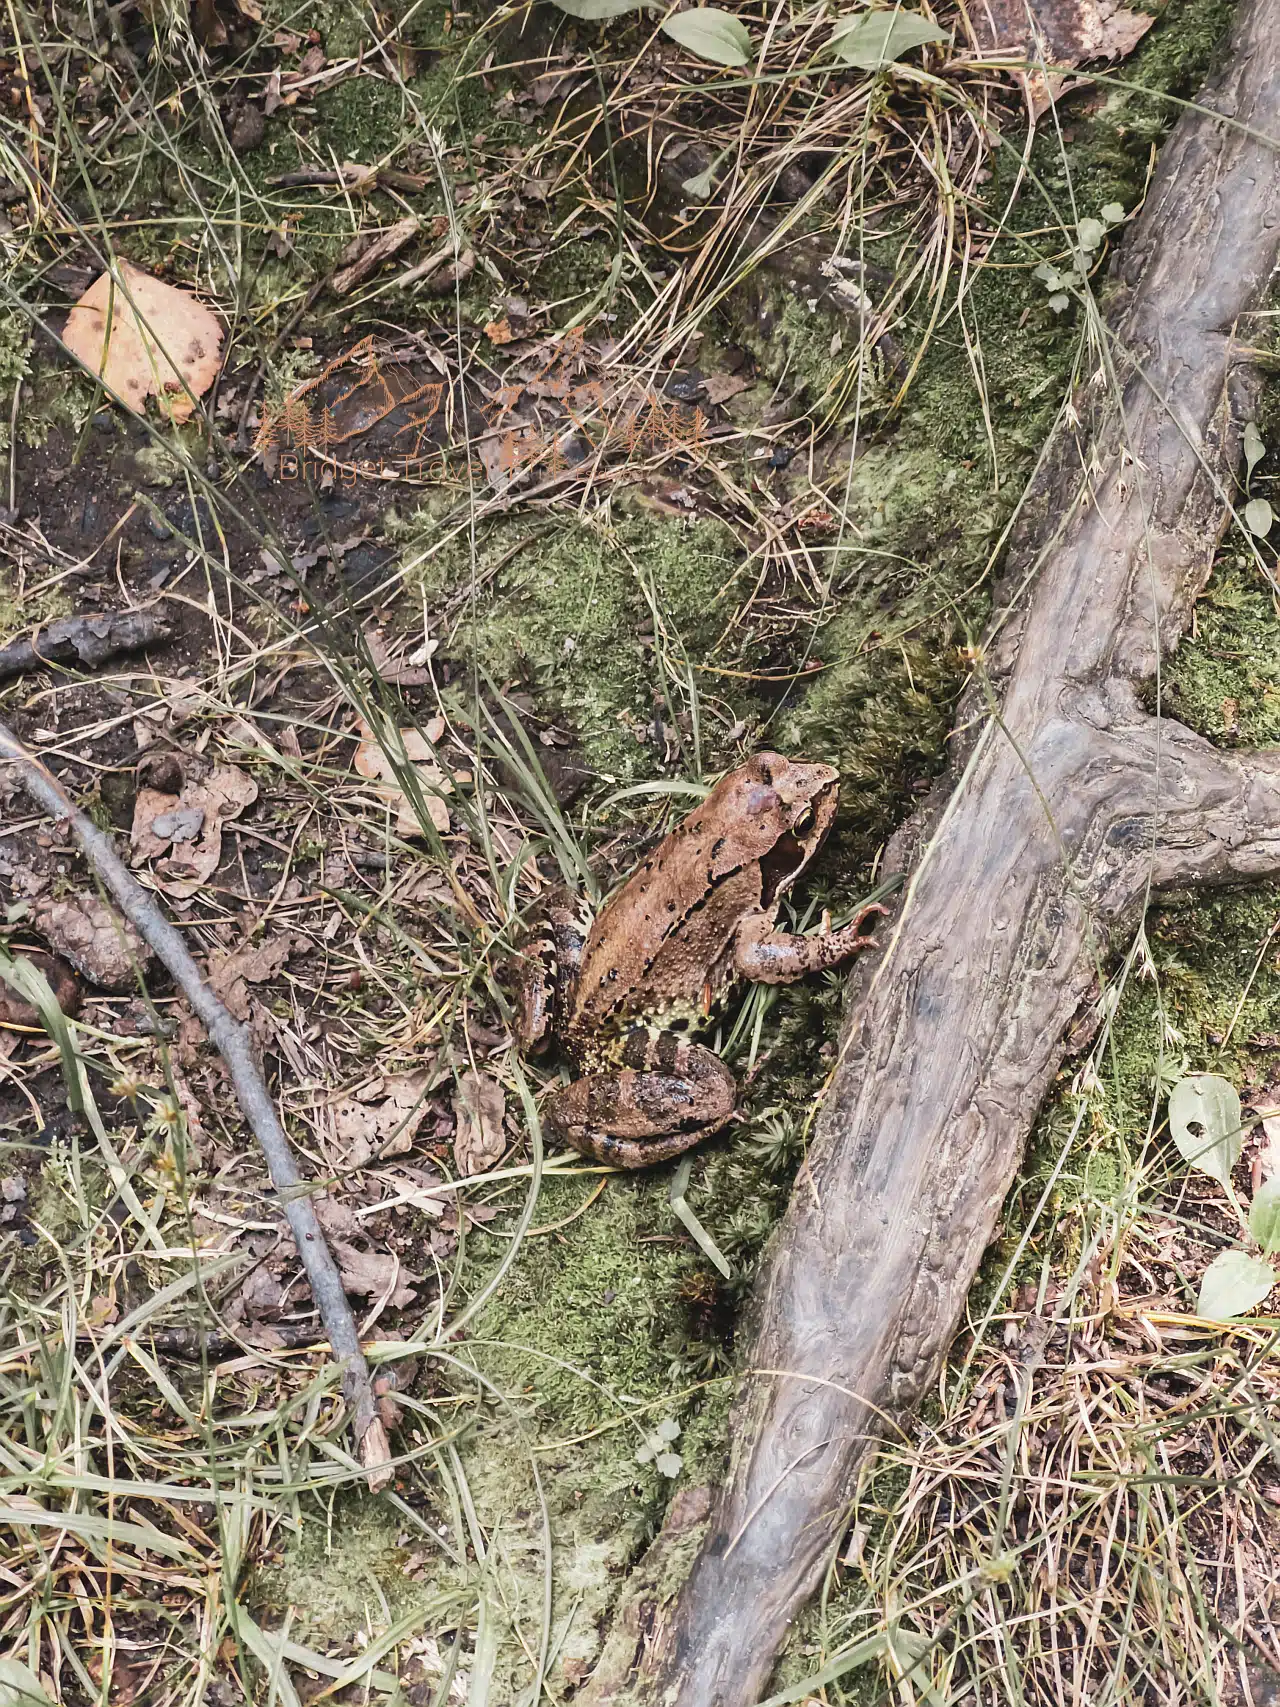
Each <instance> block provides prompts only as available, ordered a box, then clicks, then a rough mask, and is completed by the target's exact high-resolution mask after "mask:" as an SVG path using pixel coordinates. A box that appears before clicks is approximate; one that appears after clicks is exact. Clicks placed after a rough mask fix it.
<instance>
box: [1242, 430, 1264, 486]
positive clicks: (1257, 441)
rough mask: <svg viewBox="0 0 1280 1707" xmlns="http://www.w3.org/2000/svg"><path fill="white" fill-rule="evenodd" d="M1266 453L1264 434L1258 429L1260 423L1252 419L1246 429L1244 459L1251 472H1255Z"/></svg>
mask: <svg viewBox="0 0 1280 1707" xmlns="http://www.w3.org/2000/svg"><path fill="white" fill-rule="evenodd" d="M1266 454H1267V447H1266V445H1265V444H1263V442H1262V434H1261V433H1260V432H1259V431H1258V423H1257V422H1256V421H1250V422H1249V424H1248V425H1247V426H1246V427H1245V430H1244V460H1245V466H1246V467H1247V468H1248V470H1249V473H1250V474H1252V473H1253V471H1254V469H1255V468H1256V467H1257V466H1258V464H1259V463H1260V462H1261V461H1262V459H1263V457H1264V456H1265V455H1266Z"/></svg>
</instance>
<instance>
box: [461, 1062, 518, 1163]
mask: <svg viewBox="0 0 1280 1707" xmlns="http://www.w3.org/2000/svg"><path fill="white" fill-rule="evenodd" d="M453 1110H454V1113H455V1114H456V1115H457V1117H458V1130H457V1132H456V1133H455V1135H454V1140H453V1159H454V1161H455V1162H456V1163H457V1164H458V1172H459V1173H460V1174H467V1175H470V1174H483V1173H487V1172H488V1170H489V1169H490V1168H491V1167H493V1166H495V1164H496V1163H497V1162H499V1161H500V1160H501V1158H502V1153H503V1151H504V1150H505V1149H506V1147H507V1140H506V1135H505V1133H504V1132H503V1129H502V1122H503V1119H504V1117H505V1115H506V1112H507V1098H506V1093H505V1092H504V1091H503V1089H502V1086H501V1085H500V1084H499V1083H498V1081H497V1080H496V1079H492V1078H490V1077H489V1075H488V1074H487V1073H479V1072H477V1071H476V1070H475V1069H474V1068H472V1069H470V1070H469V1071H468V1072H465V1073H463V1074H462V1076H461V1077H460V1078H459V1080H458V1083H457V1085H456V1086H455V1087H454V1092H453Z"/></svg>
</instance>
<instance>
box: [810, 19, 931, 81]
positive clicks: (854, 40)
mask: <svg viewBox="0 0 1280 1707" xmlns="http://www.w3.org/2000/svg"><path fill="white" fill-rule="evenodd" d="M946 40H947V35H946V32H945V31H943V30H940V29H939V28H938V26H937V25H936V24H931V23H930V22H929V20H928V19H927V18H922V17H921V16H920V15H919V13H917V12H862V13H860V14H859V15H858V16H857V17H855V18H841V19H840V20H839V21H838V22H837V24H836V26H835V28H834V29H833V30H832V32H831V34H830V36H829V37H828V38H827V47H828V48H829V50H830V51H831V52H832V53H834V54H835V56H836V58H837V59H839V60H841V61H842V62H843V63H844V64H845V65H851V66H853V67H854V69H855V70H858V71H878V70H879V69H880V67H881V66H882V65H889V64H891V63H892V62H893V61H894V60H895V59H901V58H902V56H903V54H904V53H910V51H911V49H912V48H913V47H923V46H925V44H926V43H927V42H944V41H946Z"/></svg>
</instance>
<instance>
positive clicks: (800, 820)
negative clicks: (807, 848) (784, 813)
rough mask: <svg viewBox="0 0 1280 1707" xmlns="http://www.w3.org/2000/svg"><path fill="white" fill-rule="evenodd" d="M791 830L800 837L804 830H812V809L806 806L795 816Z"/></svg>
mask: <svg viewBox="0 0 1280 1707" xmlns="http://www.w3.org/2000/svg"><path fill="white" fill-rule="evenodd" d="M791 828H792V829H793V830H795V831H796V832H797V833H798V834H799V835H802V836H803V835H804V833H805V831H806V830H811V829H812V828H813V807H812V806H806V807H805V809H804V811H803V812H801V813H799V814H798V815H797V816H796V819H795V821H794V822H793V824H792V826H791Z"/></svg>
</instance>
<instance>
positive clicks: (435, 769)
mask: <svg viewBox="0 0 1280 1707" xmlns="http://www.w3.org/2000/svg"><path fill="white" fill-rule="evenodd" d="M356 727H357V729H358V730H359V733H360V745H359V746H358V747H357V748H356V753H355V758H354V759H353V760H352V763H353V764H354V766H355V768H356V770H357V771H358V772H359V773H360V775H361V776H363V777H367V778H368V779H369V780H370V781H371V782H376V783H377V785H378V795H379V797H380V798H381V799H382V800H385V801H386V803H387V805H388V806H394V807H395V810H396V834H397V835H398V836H404V837H405V838H406V839H408V838H409V837H410V836H420V835H422V833H423V831H422V825H421V824H420V823H419V822H418V814H417V812H416V811H415V810H414V805H413V801H412V800H411V799H410V798H409V796H408V795H407V794H406V793H405V791H404V789H403V788H401V786H400V784H399V782H397V780H396V770H395V765H394V764H393V763H392V762H391V759H390V758H389V757H388V755H387V754H386V753H385V752H384V751H383V749H382V747H380V746H379V744H378V742H377V739H376V738H375V736H374V733H373V730H372V729H370V727H369V725H368V724H367V723H364V722H360V723H358V724H357V725H356ZM431 727H432V726H431V725H428V729H427V730H426V731H424V730H421V729H402V730H400V741H401V742H402V743H403V752H401V753H397V755H396V757H397V759H398V760H399V762H400V763H401V765H405V764H409V765H412V766H413V769H414V772H415V774H416V776H417V778H418V781H419V784H420V785H421V790H422V799H423V804H424V805H425V807H426V811H427V816H428V817H429V818H430V820H431V822H432V823H433V824H434V825H435V827H436V829H437V830H438V831H439V832H440V834H441V835H444V833H445V831H446V830H447V829H448V828H449V808H448V807H447V806H446V805H445V803H444V801H443V800H442V799H441V798H440V796H441V795H442V794H449V793H451V792H452V790H453V784H452V783H451V782H450V781H449V779H448V777H446V776H445V774H444V772H443V771H442V770H441V769H440V766H439V765H438V764H437V763H436V759H435V749H434V747H433V746H432V744H431V741H430V739H429V738H428V736H429V731H430V728H431ZM442 732H443V731H442Z"/></svg>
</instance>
